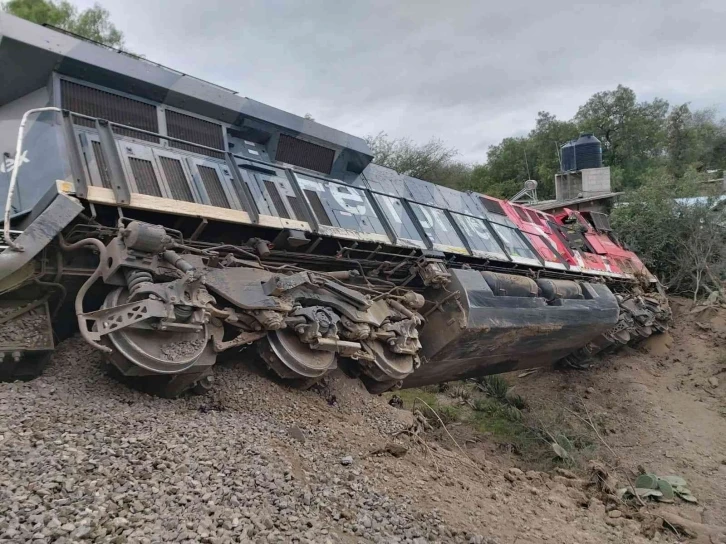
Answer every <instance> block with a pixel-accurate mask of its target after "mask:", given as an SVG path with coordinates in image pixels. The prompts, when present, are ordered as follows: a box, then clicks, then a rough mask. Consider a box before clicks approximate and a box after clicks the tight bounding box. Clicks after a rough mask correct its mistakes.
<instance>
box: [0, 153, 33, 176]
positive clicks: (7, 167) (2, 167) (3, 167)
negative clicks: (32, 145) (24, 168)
mask: <svg viewBox="0 0 726 544" xmlns="http://www.w3.org/2000/svg"><path fill="white" fill-rule="evenodd" d="M27 155H28V152H27V151H23V152H22V153H21V154H20V158H19V159H18V160H17V161H16V160H15V159H5V160H4V161H3V162H2V163H0V172H2V173H3V174H7V173H10V172H12V171H13V170H14V169H15V165H16V163H17V162H19V163H20V164H24V163H26V162H30V159H29V158H28V157H27Z"/></svg>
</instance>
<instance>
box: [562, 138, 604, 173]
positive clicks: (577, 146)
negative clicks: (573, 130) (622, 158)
mask: <svg viewBox="0 0 726 544" xmlns="http://www.w3.org/2000/svg"><path fill="white" fill-rule="evenodd" d="M560 152H561V156H562V171H563V172H571V171H573V170H586V169H588V168H601V167H602V144H601V143H600V140H598V139H597V138H595V136H594V135H593V134H591V133H586V132H583V133H582V134H580V137H579V138H578V139H577V140H571V141H569V142H567V143H566V144H565V145H563V146H562V147H561V148H560Z"/></svg>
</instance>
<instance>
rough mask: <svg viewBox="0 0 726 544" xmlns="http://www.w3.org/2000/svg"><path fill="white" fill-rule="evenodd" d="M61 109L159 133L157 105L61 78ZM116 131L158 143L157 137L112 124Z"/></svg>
mask: <svg viewBox="0 0 726 544" xmlns="http://www.w3.org/2000/svg"><path fill="white" fill-rule="evenodd" d="M61 108H63V109H64V110H70V111H72V112H75V113H80V114H83V115H88V116H89V117H98V118H99V119H106V120H107V121H112V122H114V123H120V124H122V125H127V126H131V127H136V128H140V129H142V130H148V131H149V132H157V133H158V132H159V119H158V117H157V115H156V106H153V105H151V104H147V103H146V102H141V101H140V100H134V99H133V98H127V97H125V96H119V95H117V94H113V93H109V92H106V91H102V90H100V89H95V88H93V87H87V86H86V85H81V84H79V83H74V82H72V81H67V80H65V79H62V80H61ZM73 122H74V123H75V124H77V125H81V126H85V127H94V126H95V122H94V121H90V120H88V119H83V118H80V117H77V116H73ZM113 131H114V132H115V133H116V134H120V135H123V136H130V137H132V138H138V139H139V140H146V141H149V142H157V143H158V142H159V138H157V137H155V136H149V135H148V134H142V133H140V132H136V131H134V130H128V129H124V128H120V127H113Z"/></svg>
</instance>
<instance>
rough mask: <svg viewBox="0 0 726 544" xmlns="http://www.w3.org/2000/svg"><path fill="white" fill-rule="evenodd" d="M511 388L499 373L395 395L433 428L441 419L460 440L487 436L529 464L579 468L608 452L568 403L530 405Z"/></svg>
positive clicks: (475, 440)
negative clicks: (453, 429)
mask: <svg viewBox="0 0 726 544" xmlns="http://www.w3.org/2000/svg"><path fill="white" fill-rule="evenodd" d="M515 389H516V387H512V386H511V385H510V383H509V382H508V381H507V379H506V378H504V377H502V376H485V377H484V378H479V379H477V380H467V381H464V382H455V383H449V384H442V385H435V386H426V387H422V388H420V389H404V390H401V391H397V392H396V393H395V394H396V395H397V396H398V397H400V399H401V400H402V401H403V405H404V408H406V409H410V410H419V411H421V413H423V414H424V415H425V416H426V418H427V419H428V421H429V422H430V423H431V425H432V426H433V427H434V428H440V427H441V424H442V423H443V425H445V426H447V428H456V429H457V430H456V433H457V434H459V435H462V436H464V441H465V442H477V441H481V440H486V439H490V440H492V441H494V442H495V443H497V444H498V445H499V446H500V447H501V448H503V449H505V450H506V451H508V452H511V453H512V454H513V455H516V456H518V457H519V458H520V459H521V460H522V462H523V463H525V464H526V465H528V466H530V467H531V468H533V469H537V470H549V469H551V468H554V467H556V466H566V467H568V468H574V469H582V470H583V471H584V470H586V469H587V464H588V461H589V460H591V459H595V458H602V457H609V453H608V452H607V451H603V450H602V449H601V446H602V444H601V442H600V441H599V440H598V437H597V433H596V432H595V429H594V428H593V426H591V425H589V424H588V423H587V421H588V420H586V419H583V418H581V417H577V416H578V414H577V413H576V412H574V411H573V409H572V407H567V406H564V405H544V404H537V405H532V404H530V403H529V402H528V401H527V400H526V399H525V398H523V397H522V396H521V395H519V394H517V393H516V392H515ZM417 399H418V402H417ZM421 401H424V402H425V404H426V406H424V405H423V402H421ZM432 410H434V411H435V412H436V413H435V414H434V413H431V411H432ZM437 415H438V417H436V416H437ZM439 418H440V420H441V422H439ZM597 424H598V422H597V421H594V425H595V426H597Z"/></svg>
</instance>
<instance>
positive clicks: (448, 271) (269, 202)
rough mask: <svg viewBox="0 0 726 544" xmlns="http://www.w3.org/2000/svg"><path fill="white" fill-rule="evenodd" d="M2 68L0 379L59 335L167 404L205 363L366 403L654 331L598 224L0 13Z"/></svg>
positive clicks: (25, 369)
mask: <svg viewBox="0 0 726 544" xmlns="http://www.w3.org/2000/svg"><path fill="white" fill-rule="evenodd" d="M0 66H1V67H2V69H3V84H2V86H1V87H0V152H3V154H4V156H3V159H4V162H3V167H2V169H0V170H1V171H0V201H2V202H5V201H7V202H8V203H9V207H6V208H5V209H4V211H5V212H6V213H5V214H4V215H5V218H6V219H5V221H4V224H3V227H4V236H3V239H2V240H1V241H0V245H1V247H0V375H2V377H3V378H5V379H16V378H23V377H32V376H34V375H36V374H37V373H38V372H39V371H40V370H41V368H42V365H43V362H44V361H45V360H46V359H47V357H48V355H49V354H50V353H51V352H52V350H53V349H54V346H55V343H56V341H57V340H59V339H62V338H63V337H65V336H67V335H69V334H72V333H74V332H75V331H76V330H78V331H80V335H81V336H82V337H83V338H84V339H85V340H86V341H87V342H88V343H89V344H90V345H92V346H94V347H95V348H97V349H98V350H101V351H103V352H105V353H106V354H107V356H108V360H109V361H110V362H111V363H112V364H113V365H114V366H115V367H116V368H117V369H118V371H120V372H121V373H122V374H123V375H125V376H129V377H139V378H144V379H145V380H147V382H148V383H152V382H153V383H154V384H155V387H157V388H158V391H159V392H160V393H162V394H165V395H176V394H179V393H181V392H183V391H185V390H187V389H189V388H191V387H198V388H205V387H207V386H208V385H209V384H210V383H211V376H212V371H213V366H214V364H215V362H217V361H218V360H220V359H221V358H222V357H226V358H228V359H231V360H234V359H238V360H240V361H242V360H249V358H250V357H251V356H252V354H255V353H256V354H258V355H259V357H261V359H262V360H263V361H264V362H265V363H266V364H267V365H268V366H269V367H270V368H271V369H272V370H273V371H274V372H275V373H276V374H277V375H279V376H280V377H282V378H287V379H290V380H293V381H295V383H299V384H302V385H306V384H311V383H314V382H315V381H316V380H318V379H320V378H321V377H322V376H324V375H325V374H326V373H327V372H329V371H331V370H332V369H334V368H336V366H338V365H341V366H344V367H345V368H346V370H347V371H348V372H350V373H354V374H356V375H358V376H360V378H361V379H362V380H363V381H364V383H365V384H366V386H367V387H368V388H369V390H371V391H373V392H381V391H385V390H388V389H390V388H393V387H398V386H403V387H410V386H419V385H423V384H430V383H437V382H442V381H447V380H455V379H461V378H466V377H473V376H479V375H483V374H488V373H497V372H506V371H510V370H514V369H519V368H527V367H534V366H541V365H546V364H552V363H555V362H557V361H562V362H565V363H568V364H572V365H579V364H582V363H583V362H585V361H587V360H588V359H589V358H590V357H591V356H592V355H593V354H595V353H597V352H598V351H601V350H603V349H606V348H609V347H611V346H614V345H619V344H624V343H627V342H629V341H632V340H634V339H637V338H642V337H645V336H648V335H650V334H651V333H652V332H654V331H658V330H662V329H663V328H664V327H665V326H666V323H667V320H668V318H669V310H668V306H667V302H666V301H665V298H664V297H663V296H662V293H659V291H658V288H657V287H658V286H657V282H656V279H655V278H654V277H653V276H652V275H650V273H649V272H648V271H647V270H646V269H645V267H644V266H643V264H642V263H641V262H640V260H639V259H638V257H637V256H636V255H634V254H633V253H632V252H630V251H628V250H626V249H625V248H623V247H622V246H621V245H620V244H619V243H618V241H617V239H616V237H615V236H614V234H613V233H612V232H611V231H610V228H609V225H608V222H607V217H605V216H602V215H600V214H590V215H588V214H581V213H579V212H576V211H567V212H566V213H563V214H562V215H561V216H557V217H556V216H552V215H548V214H545V213H542V212H540V211H537V210H533V209H529V208H526V207H523V206H520V205H516V204H512V203H509V202H506V201H501V200H497V199H494V198H490V197H487V196H485V195H481V194H477V193H473V192H459V191H455V190H452V189H448V188H445V187H442V186H438V185H435V184H432V183H428V182H426V181H422V180H419V179H414V178H412V177H408V176H405V175H400V174H398V173H396V172H394V171H392V170H389V169H386V168H382V167H380V166H376V165H375V164H373V163H372V162H371V161H372V159H373V157H372V156H371V152H370V149H369V148H368V146H367V145H366V143H365V141H364V140H362V139H360V138H356V137H354V136H351V135H349V134H345V133H343V132H340V131H337V130H334V129H332V128H329V127H325V126H323V125H320V124H318V123H316V122H314V121H312V120H308V119H303V118H301V117H298V116H295V115H292V114H289V113H286V112H283V111H280V110H278V109H275V108H272V107H270V106H267V105H265V104H262V103H259V102H256V101H254V100H251V99H248V98H243V97H240V96H238V95H237V94H236V93H234V92H233V91H230V90H228V89H224V88H221V87H219V86H216V85H214V84H211V83H208V82H205V81H202V80H199V79H196V78H194V77H191V76H187V75H184V74H181V73H179V72H176V71H174V70H171V69H168V68H166V67H163V66H160V65H156V64H154V63H151V62H149V61H148V60H146V59H137V58H134V57H131V56H128V55H126V54H121V53H119V52H117V51H114V50H110V49H107V48H105V47H102V46H99V45H97V44H93V43H89V42H87V41H83V40H80V39H78V38H76V37H74V36H70V35H66V34H63V33H59V32H56V31H54V30H51V29H48V28H44V27H40V26H37V25H33V24H31V23H28V22H26V21H23V20H20V19H16V18H14V17H12V16H9V15H5V14H0ZM21 119H22V120H23V121H22V123H21ZM19 125H23V127H22V129H21V132H22V137H21V139H20V140H21V141H20V143H19V145H18V128H19Z"/></svg>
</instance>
